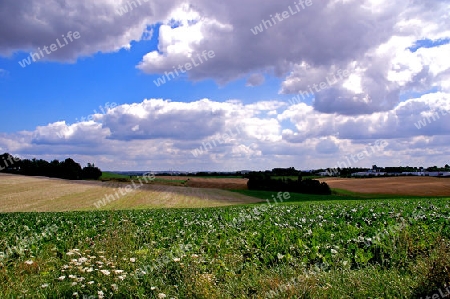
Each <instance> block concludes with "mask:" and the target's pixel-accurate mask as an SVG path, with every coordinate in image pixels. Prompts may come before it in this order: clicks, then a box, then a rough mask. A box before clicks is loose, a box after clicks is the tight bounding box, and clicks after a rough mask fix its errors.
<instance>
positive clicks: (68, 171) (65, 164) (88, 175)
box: [0, 153, 102, 180]
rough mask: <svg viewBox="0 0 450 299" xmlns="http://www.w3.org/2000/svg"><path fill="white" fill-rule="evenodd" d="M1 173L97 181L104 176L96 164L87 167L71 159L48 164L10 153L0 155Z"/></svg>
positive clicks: (40, 160) (44, 161) (89, 164)
mask: <svg viewBox="0 0 450 299" xmlns="http://www.w3.org/2000/svg"><path fill="white" fill-rule="evenodd" d="M0 172H7V173H14V174H21V175H30V176H46V177H52V178H61V179H66V180H97V179H98V178H100V177H101V176H102V171H101V170H100V169H99V168H98V167H95V165H94V164H91V163H88V164H87V166H86V167H81V165H80V164H79V163H77V162H75V161H74V160H73V159H71V158H67V159H65V160H64V161H58V160H56V159H55V160H52V161H51V162H48V161H46V160H42V159H39V160H38V159H35V158H34V159H31V160H29V159H20V158H17V157H13V156H12V155H10V154H9V153H4V154H3V155H0Z"/></svg>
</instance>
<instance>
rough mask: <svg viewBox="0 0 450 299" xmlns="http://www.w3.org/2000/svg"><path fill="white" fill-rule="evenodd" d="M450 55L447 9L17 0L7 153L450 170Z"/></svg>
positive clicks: (153, 163) (190, 167) (1, 89)
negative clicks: (440, 168)
mask: <svg viewBox="0 0 450 299" xmlns="http://www.w3.org/2000/svg"><path fill="white" fill-rule="evenodd" d="M396 2H398V3H396ZM449 54H450V1H446V0H427V1H416V0H409V1H407V0H405V1H385V0H321V1H319V0H307V1H306V0H303V1H301V0H294V1H291V0H277V1H267V0H258V1H255V0H245V1H242V0H240V1H237V0H227V1H220V2H219V1H210V0H191V1H178V0H173V1H171V0H169V1H168V0H139V1H138V0H135V1H128V0H127V1H122V0H114V1H113V0H96V1H88V0H3V1H1V2H0V104H1V111H0V113H1V121H0V153H3V152H8V153H10V154H13V155H14V156H18V157H21V158H29V159H31V158H37V159H45V160H48V161H50V160H53V159H59V160H63V159H65V158H68V157H71V158H73V159H74V160H75V161H77V162H79V163H80V164H82V166H85V165H86V164H87V163H88V162H90V163H94V164H95V165H96V166H98V167H100V168H101V169H102V170H123V171H125V170H127V171H131V170H181V171H236V170H265V169H271V168H274V167H295V168H296V169H302V170H307V169H318V168H325V167H336V166H339V167H371V166H372V165H373V164H376V165H378V166H433V165H437V166H444V165H445V164H450V158H449V153H450V148H449V146H448V145H449V144H450V59H449V57H450V55H449Z"/></svg>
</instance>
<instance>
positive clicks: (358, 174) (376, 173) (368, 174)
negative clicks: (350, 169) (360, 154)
mask: <svg viewBox="0 0 450 299" xmlns="http://www.w3.org/2000/svg"><path fill="white" fill-rule="evenodd" d="M385 174H386V172H375V171H372V170H368V171H360V172H355V173H352V176H383V175H385Z"/></svg>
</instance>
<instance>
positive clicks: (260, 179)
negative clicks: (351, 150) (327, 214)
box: [245, 167, 331, 195]
mask: <svg viewBox="0 0 450 299" xmlns="http://www.w3.org/2000/svg"><path fill="white" fill-rule="evenodd" d="M280 175H281V177H279V176H280ZM272 176H277V178H273V177H272ZM283 176H291V177H292V176H297V179H296V180H295V179H292V178H289V177H283ZM245 177H247V178H248V182H247V187H248V189H249V190H263V191H287V192H294V193H306V194H323V195H330V194H331V189H330V186H328V184H327V183H325V182H320V181H318V180H313V179H309V178H308V179H303V177H302V173H301V172H300V171H298V170H295V168H293V167H291V168H286V169H283V168H274V169H273V170H272V171H265V172H261V171H260V172H250V173H248V174H247V175H245Z"/></svg>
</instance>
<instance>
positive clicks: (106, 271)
mask: <svg viewBox="0 0 450 299" xmlns="http://www.w3.org/2000/svg"><path fill="white" fill-rule="evenodd" d="M100 272H102V273H103V274H105V275H109V274H110V273H111V272H109V271H108V270H100Z"/></svg>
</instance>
